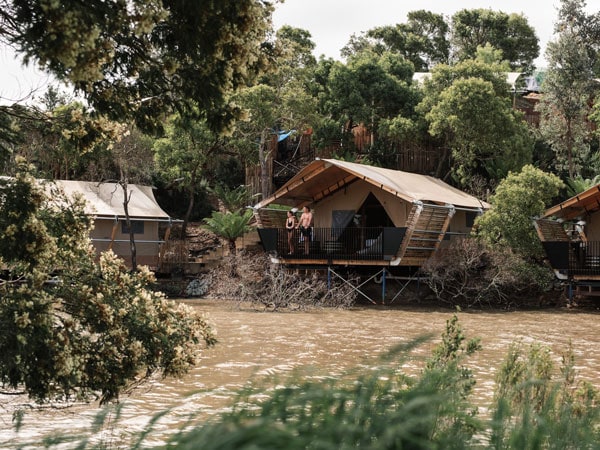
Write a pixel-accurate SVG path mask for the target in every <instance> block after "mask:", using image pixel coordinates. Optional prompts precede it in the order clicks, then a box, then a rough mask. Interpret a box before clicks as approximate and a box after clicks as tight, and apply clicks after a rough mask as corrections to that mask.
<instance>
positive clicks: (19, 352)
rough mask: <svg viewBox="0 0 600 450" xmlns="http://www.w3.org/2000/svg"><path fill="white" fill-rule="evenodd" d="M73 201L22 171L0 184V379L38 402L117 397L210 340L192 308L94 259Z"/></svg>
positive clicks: (144, 278) (185, 360) (177, 367)
mask: <svg viewBox="0 0 600 450" xmlns="http://www.w3.org/2000/svg"><path fill="white" fill-rule="evenodd" d="M90 220H91V219H90V218H89V216H85V215H84V210H83V204H82V201H80V200H77V199H70V198H68V197H66V196H65V195H64V194H62V193H61V192H59V191H57V190H56V189H51V187H50V186H48V187H46V190H44V189H43V188H42V187H41V186H40V185H39V184H38V183H37V182H36V181H35V180H34V179H33V178H32V177H31V175H29V174H28V173H27V172H26V171H20V172H19V173H18V174H17V176H16V177H15V178H13V179H4V180H2V181H1V183H0V264H1V265H2V267H3V268H4V269H6V270H5V271H4V272H3V274H2V278H1V279H0V326H1V328H2V330H3V332H2V334H1V336H0V382H1V383H2V385H3V386H5V387H10V388H14V389H22V390H24V392H26V393H27V394H28V395H29V396H30V397H31V398H33V399H35V400H37V401H40V402H43V401H47V400H51V399H54V398H62V399H73V398H77V399H86V398H89V397H90V396H96V395H98V396H100V398H101V402H106V401H109V400H114V399H118V396H119V393H120V392H121V391H122V390H123V389H124V388H125V387H126V386H128V385H130V384H131V383H133V382H139V381H140V380H142V379H144V378H145V377H148V376H150V375H151V374H153V373H156V372H159V373H162V374H163V375H165V376H167V375H173V376H177V375H180V374H182V373H184V372H185V371H186V370H188V369H189V368H190V367H191V366H192V365H193V364H194V359H195V355H196V354H197V345H198V344H199V343H200V342H205V343H206V344H208V345H211V344H213V343H214V342H215V339H214V336H213V335H212V332H211V330H210V327H209V326H208V325H207V323H206V322H205V321H204V319H203V318H202V317H200V316H199V315H197V314H196V313H194V312H193V311H192V310H190V309H188V308H186V307H184V306H183V305H177V304H173V303H170V302H167V301H166V300H165V298H164V296H163V295H162V294H160V293H158V292H154V291H152V290H151V289H150V288H149V283H151V282H152V281H153V277H152V275H151V273H150V272H148V271H146V270H141V271H139V272H134V273H132V272H129V271H127V269H126V268H125V267H124V265H123V264H122V262H119V260H118V259H117V258H116V256H115V255H114V254H112V253H110V252H109V253H104V254H103V255H102V256H101V257H100V261H97V258H96V254H95V252H94V250H93V248H92V247H91V244H90V240H89V228H90V225H91V223H90Z"/></svg>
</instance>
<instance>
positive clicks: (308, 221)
mask: <svg viewBox="0 0 600 450" xmlns="http://www.w3.org/2000/svg"><path fill="white" fill-rule="evenodd" d="M312 222H313V215H312V212H310V208H309V207H308V206H305V207H304V208H302V215H301V216H300V221H299V222H298V226H297V227H296V228H299V229H300V234H301V235H302V237H303V240H304V254H305V255H308V253H309V251H310V242H311V241H312V225H313V224H312Z"/></svg>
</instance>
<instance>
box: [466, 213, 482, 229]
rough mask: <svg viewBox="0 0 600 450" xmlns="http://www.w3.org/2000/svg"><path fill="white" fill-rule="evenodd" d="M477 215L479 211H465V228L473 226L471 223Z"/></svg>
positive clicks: (473, 222)
mask: <svg viewBox="0 0 600 450" xmlns="http://www.w3.org/2000/svg"><path fill="white" fill-rule="evenodd" d="M478 215H479V213H478V212H475V211H467V212H466V222H467V223H466V226H467V228H473V225H474V224H475V219H476V218H477V216H478Z"/></svg>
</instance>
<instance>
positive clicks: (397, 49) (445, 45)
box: [342, 10, 450, 72]
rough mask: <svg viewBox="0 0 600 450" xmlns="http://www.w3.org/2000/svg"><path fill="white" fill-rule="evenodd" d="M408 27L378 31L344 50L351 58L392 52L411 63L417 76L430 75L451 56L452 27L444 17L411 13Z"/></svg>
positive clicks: (373, 31)
mask: <svg viewBox="0 0 600 450" xmlns="http://www.w3.org/2000/svg"><path fill="white" fill-rule="evenodd" d="M407 19H408V20H407V22H406V23H399V24H396V25H395V26H389V25H388V26H383V27H376V28H373V29H371V30H368V31H367V32H366V33H364V35H363V36H360V37H356V36H352V38H351V40H350V42H349V43H348V44H347V45H346V46H345V47H344V48H343V49H342V55H343V56H345V57H347V58H349V57H351V56H352V55H356V54H358V53H361V52H363V51H365V50H367V49H370V50H372V51H374V52H375V53H377V54H382V53H384V52H391V53H394V54H398V55H401V56H403V57H404V58H405V59H406V60H407V61H410V62H411V63H412V64H413V66H414V70H415V71H416V72H427V71H429V70H431V69H432V68H433V67H434V66H435V65H437V64H440V63H445V64H447V63H448V62H449V56H450V42H449V40H448V32H449V29H450V27H449V25H448V23H447V22H446V20H445V19H444V16H442V15H441V14H435V13H432V12H430V11H425V10H418V11H410V12H409V13H408V15H407Z"/></svg>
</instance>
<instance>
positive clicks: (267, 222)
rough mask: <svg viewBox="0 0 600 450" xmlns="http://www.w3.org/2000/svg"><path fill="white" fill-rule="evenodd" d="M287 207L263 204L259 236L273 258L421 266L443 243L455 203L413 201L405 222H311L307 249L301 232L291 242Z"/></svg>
mask: <svg viewBox="0 0 600 450" xmlns="http://www.w3.org/2000/svg"><path fill="white" fill-rule="evenodd" d="M285 214H286V212H285V211H284V210H268V209H262V210H259V211H258V213H257V214H256V219H257V223H258V225H259V230H258V232H259V236H260V238H261V242H262V244H263V247H264V249H265V251H266V252H268V253H269V254H270V255H271V257H272V259H273V261H274V262H277V263H280V264H288V265H300V266H306V265H343V266H377V267H379V266H398V265H400V266H411V267H414V266H417V267H418V266H421V265H422V264H423V263H424V262H425V261H427V260H428V259H429V258H430V257H431V256H432V255H433V254H434V253H435V252H436V251H437V249H438V248H439V246H440V244H441V243H442V241H443V239H444V237H445V235H446V232H447V230H448V226H449V224H450V220H451V219H452V216H453V215H454V209H453V208H452V207H446V206H439V205H431V204H422V203H415V204H414V205H413V208H412V210H411V212H410V215H409V217H408V220H407V221H406V226H404V227H371V228H361V227H355V226H353V225H350V226H347V227H345V228H313V230H312V241H311V243H310V248H309V249H308V252H307V251H306V248H305V243H304V241H303V237H302V236H301V234H300V232H299V231H297V230H295V231H293V232H292V235H291V240H292V247H293V248H290V245H289V243H288V232H287V230H286V229H285V227H284V223H285Z"/></svg>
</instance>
